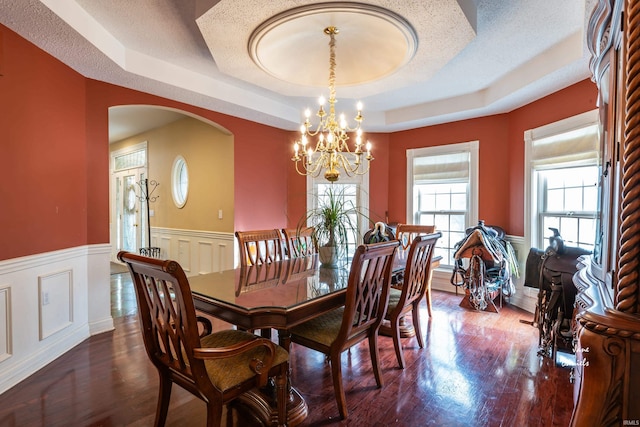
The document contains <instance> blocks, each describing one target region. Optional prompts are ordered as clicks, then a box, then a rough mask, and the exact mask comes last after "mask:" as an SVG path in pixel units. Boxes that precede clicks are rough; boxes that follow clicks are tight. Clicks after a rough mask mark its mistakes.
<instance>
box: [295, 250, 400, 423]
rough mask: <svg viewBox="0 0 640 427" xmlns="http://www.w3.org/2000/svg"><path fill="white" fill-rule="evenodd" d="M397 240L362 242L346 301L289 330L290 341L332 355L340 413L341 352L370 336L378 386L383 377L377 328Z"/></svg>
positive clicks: (342, 400) (344, 410)
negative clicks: (342, 304) (366, 243)
mask: <svg viewBox="0 0 640 427" xmlns="http://www.w3.org/2000/svg"><path fill="white" fill-rule="evenodd" d="M397 247H398V242H397V241H396V240H392V241H389V242H383V243H375V244H371V245H360V246H358V248H357V249H356V251H355V254H354V255H353V260H352V263H351V269H350V271H349V279H348V282H347V291H346V299H345V305H344V306H343V307H341V308H337V309H334V310H332V311H329V312H327V313H325V314H322V315H320V316H319V317H316V318H314V319H311V320H308V321H306V322H304V323H301V324H299V325H297V326H294V327H293V328H291V329H290V330H289V332H290V338H288V339H286V342H285V347H287V345H288V341H289V340H290V341H291V342H294V343H296V344H299V345H302V346H304V347H308V348H311V349H313V350H316V351H319V352H321V353H324V354H325V355H327V356H328V357H329V361H330V364H331V374H332V378H333V388H334V393H335V398H336V402H337V404H338V409H339V411H340V416H341V417H342V418H343V419H344V418H347V416H348V414H349V412H348V410H347V401H346V398H345V393H344V387H343V385H342V365H341V361H340V356H341V354H342V352H343V351H345V350H346V349H348V348H350V347H352V346H354V345H355V344H358V343H359V342H361V341H363V340H366V339H368V341H369V352H370V356H371V363H372V365H373V373H374V375H375V378H376V383H377V385H378V387H382V385H383V379H382V374H381V371H380V364H379V354H378V340H377V338H378V329H379V328H380V323H381V322H382V319H383V317H384V314H385V312H386V309H387V303H388V294H389V286H390V284H391V270H392V265H393V258H394V256H395V253H396V249H397Z"/></svg>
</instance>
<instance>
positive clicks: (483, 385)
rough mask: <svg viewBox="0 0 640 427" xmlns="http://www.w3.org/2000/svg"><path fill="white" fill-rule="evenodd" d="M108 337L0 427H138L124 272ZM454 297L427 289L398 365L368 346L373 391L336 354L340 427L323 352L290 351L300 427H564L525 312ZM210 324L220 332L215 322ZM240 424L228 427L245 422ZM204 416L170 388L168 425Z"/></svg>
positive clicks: (141, 389) (32, 380)
mask: <svg viewBox="0 0 640 427" xmlns="http://www.w3.org/2000/svg"><path fill="white" fill-rule="evenodd" d="M111 278H112V281H111V282H112V283H111V287H112V298H113V303H112V314H113V316H114V321H115V325H116V330H115V331H113V332H108V333H104V334H100V335H97V336H94V337H91V338H89V339H87V340H85V341H84V342H82V343H81V344H79V345H78V346H77V347H76V348H74V349H73V350H71V351H70V352H68V353H67V354H65V355H63V356H62V357H60V358H58V359H57V360H55V361H53V362H52V363H51V364H49V365H48V366H46V367H45V368H43V369H42V370H40V371H39V372H37V373H35V374H34V375H32V376H31V377H29V378H28V379H26V380H25V381H23V382H22V383H20V384H18V385H17V386H15V387H13V388H12V389H10V390H8V391H7V392H5V393H4V394H2V395H0V402H2V404H1V405H0V427H5V426H11V427H13V426H20V427H24V426H47V427H49V426H105V427H110V426H150V425H152V424H153V417H154V413H155V407H156V397H157V385H158V378H157V374H156V371H155V369H154V368H153V367H152V365H151V364H150V363H149V361H148V359H147V356H146V353H145V350H144V346H143V343H142V337H141V335H140V332H139V330H138V319H137V317H136V308H135V298H134V295H133V289H132V286H131V282H130V280H129V277H128V275H127V274H113V275H112V276H111ZM460 299H461V297H460V296H456V295H455V294H450V293H444V292H434V295H433V309H434V312H433V318H432V319H431V320H430V321H429V320H428V317H427V313H426V307H425V306H424V304H423V307H422V310H423V312H422V313H421V315H422V320H423V332H424V333H425V334H426V336H427V339H426V347H425V348H424V349H420V348H419V347H418V345H417V343H416V341H415V339H405V340H404V352H405V357H406V364H407V366H406V368H405V369H404V370H400V369H398V368H397V362H396V360H395V354H394V351H393V343H392V341H391V339H390V338H384V337H381V338H380V340H381V341H380V354H381V364H382V368H383V378H384V381H385V385H384V387H383V388H382V389H377V388H376V387H375V379H374V377H373V372H372V369H371V366H370V363H369V358H368V351H369V350H368V348H367V344H366V342H365V343H362V344H361V345H359V346H356V347H354V348H353V349H352V350H351V351H350V352H345V353H344V354H343V358H342V363H343V376H344V385H345V391H346V395H347V404H348V407H349V419H348V420H340V419H339V416H338V408H337V406H336V403H335V399H334V396H333V387H332V383H331V373H330V369H329V366H328V364H327V362H326V360H325V358H324V356H323V355H321V354H319V353H316V352H313V351H311V350H308V349H305V348H303V347H300V346H296V345H294V346H293V347H292V351H291V368H292V382H293V384H294V385H295V386H296V388H297V389H298V390H299V391H300V393H301V394H302V395H303V396H304V398H305V399H306V400H307V403H308V405H309V417H308V418H307V420H306V421H305V422H304V423H303V425H304V426H321V425H327V426H328V425H352V426H388V425H397V426H567V425H568V423H569V419H570V416H571V410H572V405H573V402H572V385H571V384H570V383H569V374H570V372H569V370H568V369H563V368H559V367H556V366H554V364H553V363H551V362H550V361H549V360H548V359H543V358H540V357H539V356H537V354H536V352H537V343H538V339H537V331H536V330H535V329H534V328H532V327H531V326H528V325H525V324H522V323H520V322H519V320H520V319H526V320H530V319H531V314H529V313H526V312H524V311H522V310H519V309H515V308H512V307H509V306H508V305H506V306H505V307H504V308H503V309H502V311H501V312H500V313H499V314H493V313H479V312H473V311H469V310H466V309H463V308H460V307H459V306H458V304H459V302H460ZM217 327H219V328H222V327H226V325H223V324H221V323H218V324H217ZM238 416H239V417H241V420H240V421H237V424H238V425H243V426H244V425H247V424H250V422H249V421H247V420H245V419H243V418H242V414H240V415H238V414H236V415H235V417H238ZM204 418H205V407H204V404H203V403H202V402H201V401H199V400H198V399H196V398H194V397H192V396H191V395H190V394H188V393H186V392H184V391H183V390H182V389H180V388H179V387H174V388H173V392H172V396H171V405H170V409H169V418H168V421H167V425H169V426H203V425H205V421H204Z"/></svg>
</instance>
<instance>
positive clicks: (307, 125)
mask: <svg viewBox="0 0 640 427" xmlns="http://www.w3.org/2000/svg"><path fill="white" fill-rule="evenodd" d="M324 32H325V34H327V35H328V36H329V108H328V112H326V111H325V110H324V106H323V104H324V100H321V102H320V108H319V109H318V112H317V116H318V117H319V118H320V120H319V123H318V125H317V127H316V128H315V130H313V129H312V126H311V122H310V120H309V117H310V114H311V113H310V111H309V110H306V111H305V116H306V119H305V121H304V123H303V124H302V126H301V127H300V130H301V133H302V136H301V139H300V141H296V142H295V144H294V157H293V158H292V160H293V161H295V163H296V171H297V172H298V173H299V174H300V175H307V176H309V175H312V176H319V175H320V173H321V170H322V169H325V173H324V177H325V178H326V179H327V180H328V181H331V182H333V181H336V180H338V178H339V176H340V172H339V169H342V170H344V171H345V173H346V174H347V176H353V175H364V174H365V173H367V172H368V171H369V168H370V163H371V160H373V157H372V156H371V151H370V144H369V142H367V144H366V157H365V158H364V159H365V160H366V161H367V165H366V170H365V169H364V168H365V166H364V161H363V154H364V152H365V151H364V150H363V146H364V145H365V144H363V142H362V130H361V123H362V120H363V117H362V106H361V104H360V103H358V107H357V111H358V112H357V115H356V117H355V121H356V124H355V127H350V126H349V125H348V123H347V122H346V119H345V117H344V115H340V117H339V121H338V120H336V111H335V103H336V88H335V84H336V37H335V36H336V35H337V34H338V32H339V31H338V29H337V28H336V27H333V26H330V27H327V28H325V30H324ZM350 133H356V134H357V137H356V139H355V140H356V143H355V145H354V149H353V151H351V149H350V148H349V142H348V141H349V134H350ZM315 137H317V138H318V139H317V141H316V144H315V148H313V149H312V148H307V145H312V144H311V143H310V142H311V141H310V140H309V138H315ZM303 143H304V144H303ZM300 148H302V150H300ZM314 154H315V156H314ZM352 154H353V156H354V157H353V159H354V160H353V163H351V162H350V161H349V160H350V159H349V157H350V156H351V155H352ZM300 162H302V169H303V170H300V165H299V163H300Z"/></svg>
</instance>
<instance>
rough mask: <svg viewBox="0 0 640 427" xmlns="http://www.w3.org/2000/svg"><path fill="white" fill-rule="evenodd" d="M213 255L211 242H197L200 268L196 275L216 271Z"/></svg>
mask: <svg viewBox="0 0 640 427" xmlns="http://www.w3.org/2000/svg"><path fill="white" fill-rule="evenodd" d="M213 253H214V251H213V242H203V241H198V265H199V266H200V271H198V273H200V274H204V273H205V272H207V271H218V270H216V269H215V267H214V264H215V263H214V260H213Z"/></svg>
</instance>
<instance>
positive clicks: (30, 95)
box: [0, 27, 290, 260]
mask: <svg viewBox="0 0 640 427" xmlns="http://www.w3.org/2000/svg"><path fill="white" fill-rule="evenodd" d="M0 29H1V30H2V32H3V36H4V50H3V54H4V57H3V71H4V76H2V77H0V146H1V147H2V151H3V153H5V159H6V162H5V166H4V174H3V176H4V179H3V180H2V181H0V203H2V205H1V206H0V236H2V237H1V240H0V260H2V259H11V258H16V257H19V256H25V255H32V254H37V253H41V252H48V251H52V250H57V249H64V248H70V247H75V246H81V245H85V244H95V243H108V242H109V197H108V195H109V194H108V192H109V147H108V108H109V107H111V106H116V105H128V104H146V105H157V106H167V107H173V108H178V109H181V110H184V111H188V112H191V113H193V114H196V115H199V116H201V117H204V118H206V119H209V120H211V121H213V122H215V123H217V124H219V125H220V126H222V127H224V128H226V129H227V130H229V131H230V132H231V133H232V134H233V135H234V177H233V178H234V180H233V182H234V184H232V181H231V180H229V182H224V183H222V182H221V183H212V185H211V189H212V191H215V189H216V186H220V185H235V192H234V198H235V217H234V221H235V226H236V229H241V228H244V229H250V228H251V229H257V228H273V227H283V226H285V225H286V222H287V221H286V218H287V215H286V210H287V188H288V182H287V181H288V172H287V171H288V168H289V167H290V162H289V160H288V158H289V153H288V148H289V147H288V145H287V142H288V140H287V138H288V134H289V132H286V131H283V130H279V129H275V128H272V127H269V126H264V125H260V124H257V123H254V122H250V121H247V120H243V119H239V118H236V117H231V116H228V115H224V114H220V113H216V112H213V111H209V110H205V109H202V108H197V107H194V106H190V105H186V104H182V103H179V102H175V101H171V100H167V99H164V98H160V97H157V96H154V95H149V94H146V93H142V92H138V91H134V90H130V89H126V88H123V87H119V86H114V85H111V84H107V83H103V82H98V81H94V80H90V79H86V78H84V77H83V76H81V75H79V74H78V73H76V72H75V71H73V70H72V69H70V68H69V67H67V66H66V65H64V64H62V63H61V62H59V61H58V60H56V59H55V58H53V57H51V56H50V55H48V54H46V53H45V52H43V51H42V50H40V49H38V48H37V47H35V46H33V45H32V44H31V43H29V42H27V41H26V40H24V39H22V38H21V37H20V36H18V35H17V34H15V33H13V32H12V31H10V30H8V29H7V28H5V27H0Z"/></svg>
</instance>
